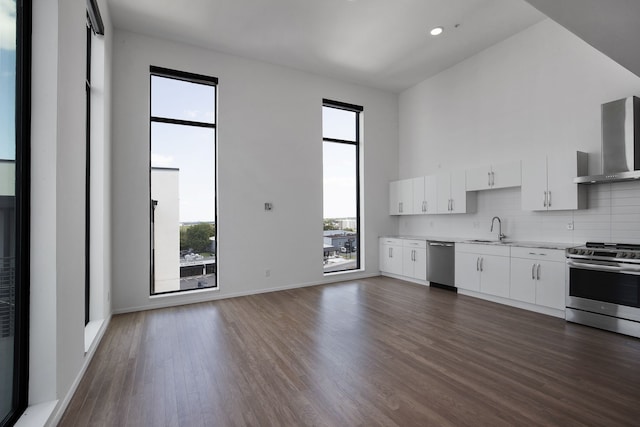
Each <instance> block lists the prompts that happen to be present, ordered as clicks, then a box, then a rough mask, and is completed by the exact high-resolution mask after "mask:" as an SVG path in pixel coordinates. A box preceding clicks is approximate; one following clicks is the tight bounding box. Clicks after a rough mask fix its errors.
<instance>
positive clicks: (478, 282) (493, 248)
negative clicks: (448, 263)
mask: <svg viewBox="0 0 640 427" xmlns="http://www.w3.org/2000/svg"><path fill="white" fill-rule="evenodd" d="M509 254H510V247H509V246H506V245H475V244H467V243H458V244H456V262H455V271H456V274H455V283H456V287H458V288H461V289H467V290H470V291H476V292H482V293H484V294H488V295H495V296H499V297H505V298H508V297H509Z"/></svg>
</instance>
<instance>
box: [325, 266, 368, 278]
mask: <svg viewBox="0 0 640 427" xmlns="http://www.w3.org/2000/svg"><path fill="white" fill-rule="evenodd" d="M363 272H364V268H357V269H355V270H342V271H330V272H328V273H323V275H324V277H331V276H341V275H343V274H353V273H363Z"/></svg>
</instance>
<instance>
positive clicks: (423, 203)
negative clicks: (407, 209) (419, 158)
mask: <svg viewBox="0 0 640 427" xmlns="http://www.w3.org/2000/svg"><path fill="white" fill-rule="evenodd" d="M436 189H437V184H436V177H435V176H421V177H419V178H414V179H413V213H414V214H431V213H436V210H437V209H436V207H437V204H438V203H437V197H436V194H437V190H436Z"/></svg>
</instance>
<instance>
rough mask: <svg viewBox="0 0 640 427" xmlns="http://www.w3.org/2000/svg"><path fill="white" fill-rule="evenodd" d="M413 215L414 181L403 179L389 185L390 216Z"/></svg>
mask: <svg viewBox="0 0 640 427" xmlns="http://www.w3.org/2000/svg"><path fill="white" fill-rule="evenodd" d="M412 213H413V179H401V180H399V181H391V182H390V183H389V214H390V215H408V214H412Z"/></svg>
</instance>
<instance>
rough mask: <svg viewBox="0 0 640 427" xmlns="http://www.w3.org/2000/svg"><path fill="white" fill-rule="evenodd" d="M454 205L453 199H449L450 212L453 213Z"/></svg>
mask: <svg viewBox="0 0 640 427" xmlns="http://www.w3.org/2000/svg"><path fill="white" fill-rule="evenodd" d="M454 203H455V201H454V200H453V199H451V212H453V210H454V209H455V205H454Z"/></svg>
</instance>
